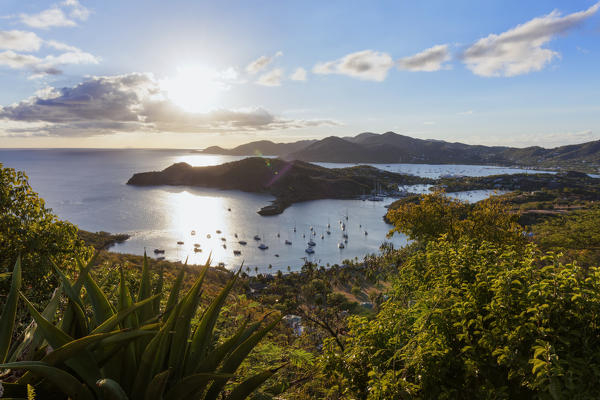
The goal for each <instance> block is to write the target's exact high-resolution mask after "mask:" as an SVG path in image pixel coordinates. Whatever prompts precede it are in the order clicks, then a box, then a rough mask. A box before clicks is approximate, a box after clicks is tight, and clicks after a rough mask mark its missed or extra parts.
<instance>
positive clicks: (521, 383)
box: [320, 195, 600, 399]
mask: <svg viewBox="0 0 600 400" xmlns="http://www.w3.org/2000/svg"><path fill="white" fill-rule="evenodd" d="M446 206H447V207H448V209H445V207H446ZM395 221H396V223H398V224H400V223H404V224H405V225H404V226H402V225H397V227H396V230H398V231H403V232H407V233H409V234H412V235H413V239H416V240H418V241H419V242H418V244H419V246H417V247H414V248H413V254H412V256H411V257H409V258H408V259H407V260H406V261H405V262H403V263H402V264H401V265H399V267H398V271H397V274H396V276H395V278H394V282H393V286H392V291H391V292H390V293H389V295H390V298H389V300H387V301H385V302H383V303H382V304H381V305H380V311H379V312H378V313H377V315H376V316H375V317H374V318H369V317H361V316H352V317H350V318H349V323H348V329H349V332H348V334H347V335H345V336H344V338H345V340H344V346H343V348H340V346H338V344H337V343H335V342H334V341H333V340H331V339H329V340H327V341H326V342H325V345H324V355H323V357H322V358H321V360H320V367H321V371H322V374H323V376H325V377H326V378H324V383H323V386H325V387H326V388H327V390H326V391H325V393H324V394H323V396H324V397H329V398H356V399H384V398H385V399H388V398H389V399H391V398H394V399H402V398H426V399H429V398H435V399H490V398H494V399H512V398H534V399H563V398H581V399H591V398H597V393H598V387H599V384H598V379H597V377H598V376H599V375H600V362H599V361H598V360H599V359H600V343H599V342H598V340H597V338H598V337H600V324H599V322H600V320H599V316H600V297H599V296H598V293H599V290H600V269H598V268H587V269H585V268H581V267H579V266H578V265H577V264H563V263H561V262H560V261H559V259H560V257H559V256H557V255H554V254H553V253H549V254H547V255H544V254H543V253H542V252H541V251H540V250H538V249H537V247H536V246H535V245H534V244H526V242H525V241H524V239H523V238H522V236H523V235H522V234H521V231H522V228H520V227H519V226H518V225H516V224H514V221H513V220H512V216H511V215H508V213H506V212H505V209H503V206H502V204H501V203H498V202H495V201H494V200H491V201H488V202H483V203H482V204H479V205H476V206H468V205H466V204H459V203H457V202H453V201H450V200H446V199H443V198H440V197H437V195H430V196H425V198H424V199H422V200H421V201H420V202H418V203H416V202H415V203H412V204H410V205H407V206H406V207H401V208H399V209H398V211H397V214H396V215H395ZM436 226H437V227H438V229H436Z"/></svg>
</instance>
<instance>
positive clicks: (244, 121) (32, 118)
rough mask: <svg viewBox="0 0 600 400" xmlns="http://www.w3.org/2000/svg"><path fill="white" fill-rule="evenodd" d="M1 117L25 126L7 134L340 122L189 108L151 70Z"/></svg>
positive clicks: (246, 128) (1, 110) (44, 96)
mask: <svg viewBox="0 0 600 400" xmlns="http://www.w3.org/2000/svg"><path fill="white" fill-rule="evenodd" d="M0 120H3V121H4V122H5V123H6V122H11V123H21V124H22V125H23V126H25V128H13V129H8V130H5V136H6V135H12V136H15V135H21V136H31V135H45V136H71V137H75V136H79V137H85V136H95V135H101V134H115V133H119V132H131V131H155V132H158V131H165V132H190V133H204V132H206V133H209V132H238V133H239V132H256V131H271V130H284V129H293V128H305V127H312V126H322V125H338V123H337V122H335V121H332V120H292V119H283V118H280V117H277V116H275V115H273V114H272V113H270V112H269V111H267V110H265V109H264V108H262V107H255V108H247V109H237V110H227V109H220V110H215V111H211V112H208V113H190V112H186V111H184V110H182V109H181V108H179V107H177V106H175V105H174V104H173V103H172V102H171V101H169V100H168V98H167V97H166V96H165V94H164V92H163V91H162V89H161V88H160V86H159V84H158V81H157V80H156V79H155V78H154V77H153V76H152V75H151V74H142V73H131V74H126V75H117V76H98V77H92V78H89V79H87V80H85V81H83V82H81V83H79V84H78V85H75V86H73V87H63V88H60V89H56V88H47V89H45V90H43V91H40V92H38V93H37V94H36V95H35V96H33V97H31V98H29V99H26V100H24V101H21V102H20V103H17V104H14V105H10V106H6V107H0Z"/></svg>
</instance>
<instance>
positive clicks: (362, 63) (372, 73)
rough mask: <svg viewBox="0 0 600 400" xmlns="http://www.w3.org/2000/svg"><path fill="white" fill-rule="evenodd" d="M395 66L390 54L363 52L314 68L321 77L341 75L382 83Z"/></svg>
mask: <svg viewBox="0 0 600 400" xmlns="http://www.w3.org/2000/svg"><path fill="white" fill-rule="evenodd" d="M393 65H394V61H393V60H392V57H391V56H390V55H389V54H387V53H381V52H377V51H374V50H363V51H359V52H356V53H351V54H348V55H346V56H344V57H342V58H340V59H338V60H334V61H327V62H320V63H317V64H316V65H315V66H314V67H313V72H314V73H315V74H321V75H328V74H339V75H346V76H350V77H353V78H358V79H362V80H369V81H376V82H382V81H384V80H385V78H386V77H387V73H388V71H389V69H390V68H391V67H392V66H393Z"/></svg>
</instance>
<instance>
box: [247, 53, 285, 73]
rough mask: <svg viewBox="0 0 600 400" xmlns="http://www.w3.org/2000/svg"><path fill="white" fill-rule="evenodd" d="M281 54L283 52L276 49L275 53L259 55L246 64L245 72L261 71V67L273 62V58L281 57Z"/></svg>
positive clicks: (263, 67)
mask: <svg viewBox="0 0 600 400" xmlns="http://www.w3.org/2000/svg"><path fill="white" fill-rule="evenodd" d="M282 55H283V52H281V51H278V52H277V53H275V54H274V55H272V56H270V57H267V56H260V57H258V58H257V59H256V60H254V61H252V62H251V63H250V64H248V66H246V72H248V73H250V74H256V73H258V72H260V71H262V70H263V69H265V68H266V67H267V66H268V65H269V64H271V62H273V60H274V59H275V58H277V57H281V56H282Z"/></svg>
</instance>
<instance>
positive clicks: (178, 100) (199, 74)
mask: <svg viewBox="0 0 600 400" xmlns="http://www.w3.org/2000/svg"><path fill="white" fill-rule="evenodd" d="M160 86H161V88H162V89H163V90H164V91H165V93H166V95H167V97H168V98H169V100H171V101H172V102H173V103H174V104H175V105H177V106H178V107H181V108H182V109H183V110H185V111H187V112H192V113H203V112H208V111H211V110H212V109H215V108H216V107H217V104H218V101H219V97H220V95H221V93H222V92H223V91H224V90H226V89H227V85H226V83H225V82H223V77H222V74H219V73H218V72H217V71H215V70H212V69H210V68H206V67H203V66H191V65H190V66H184V67H179V68H177V74H176V75H175V76H174V77H168V78H165V79H163V80H161V81H160Z"/></svg>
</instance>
